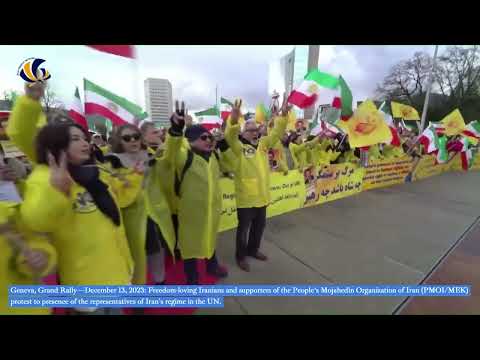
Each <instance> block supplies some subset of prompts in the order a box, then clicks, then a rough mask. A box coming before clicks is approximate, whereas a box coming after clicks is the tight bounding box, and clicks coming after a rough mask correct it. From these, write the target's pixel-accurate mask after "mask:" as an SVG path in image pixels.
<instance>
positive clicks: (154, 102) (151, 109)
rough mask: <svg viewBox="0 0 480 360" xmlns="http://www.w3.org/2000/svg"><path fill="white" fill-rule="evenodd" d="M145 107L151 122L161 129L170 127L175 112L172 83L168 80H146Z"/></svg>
mask: <svg viewBox="0 0 480 360" xmlns="http://www.w3.org/2000/svg"><path fill="white" fill-rule="evenodd" d="M145 105H146V107H147V113H148V115H149V117H150V120H151V121H153V122H155V124H156V125H157V126H159V127H160V126H166V127H168V125H169V122H170V121H169V119H170V116H171V115H172V111H173V100H172V84H171V83H170V81H168V80H166V79H152V78H148V79H146V80H145Z"/></svg>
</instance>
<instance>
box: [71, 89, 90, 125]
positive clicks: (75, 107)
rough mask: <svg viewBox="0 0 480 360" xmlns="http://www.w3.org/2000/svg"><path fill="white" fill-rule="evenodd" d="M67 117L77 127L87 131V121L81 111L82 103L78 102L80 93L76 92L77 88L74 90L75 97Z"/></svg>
mask: <svg viewBox="0 0 480 360" xmlns="http://www.w3.org/2000/svg"><path fill="white" fill-rule="evenodd" d="M68 115H69V116H70V117H71V118H72V120H73V121H75V122H76V123H77V124H78V125H80V126H81V127H83V128H84V129H85V130H88V123H87V119H86V118H85V112H84V111H83V106H82V101H81V100H80V92H79V91H78V87H77V88H76V89H75V97H74V99H73V102H72V104H71V105H70V110H69V111H68Z"/></svg>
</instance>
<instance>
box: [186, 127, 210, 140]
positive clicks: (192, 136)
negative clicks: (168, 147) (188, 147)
mask: <svg viewBox="0 0 480 360" xmlns="http://www.w3.org/2000/svg"><path fill="white" fill-rule="evenodd" d="M204 133H208V130H207V129H205V128H204V127H203V126H202V125H192V126H190V127H189V128H187V130H186V131H185V137H186V138H187V140H188V141H189V142H193V141H195V140H197V139H198V138H199V137H200V136H201V135H202V134H204Z"/></svg>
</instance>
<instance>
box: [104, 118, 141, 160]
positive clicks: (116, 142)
mask: <svg viewBox="0 0 480 360" xmlns="http://www.w3.org/2000/svg"><path fill="white" fill-rule="evenodd" d="M125 129H130V130H133V131H135V132H136V133H138V134H139V135H140V141H141V142H142V145H141V148H142V149H143V150H145V149H146V148H147V147H146V146H145V144H144V143H143V136H142V133H141V132H140V129H139V128H137V127H136V126H135V125H132V124H124V125H121V126H119V127H117V128H116V129H115V131H114V132H113V134H112V136H111V139H112V142H111V149H112V152H113V153H117V154H121V153H124V152H125V149H124V148H123V145H122V132H123V130H125Z"/></svg>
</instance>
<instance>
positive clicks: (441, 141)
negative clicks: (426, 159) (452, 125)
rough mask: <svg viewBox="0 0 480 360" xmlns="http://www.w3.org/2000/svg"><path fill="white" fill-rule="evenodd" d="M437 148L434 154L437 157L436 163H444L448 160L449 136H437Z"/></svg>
mask: <svg viewBox="0 0 480 360" xmlns="http://www.w3.org/2000/svg"><path fill="white" fill-rule="evenodd" d="M435 147H436V150H435V151H433V152H432V154H434V155H435V157H436V164H444V163H446V162H447V161H448V150H447V137H446V136H437V138H436V139H435Z"/></svg>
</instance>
